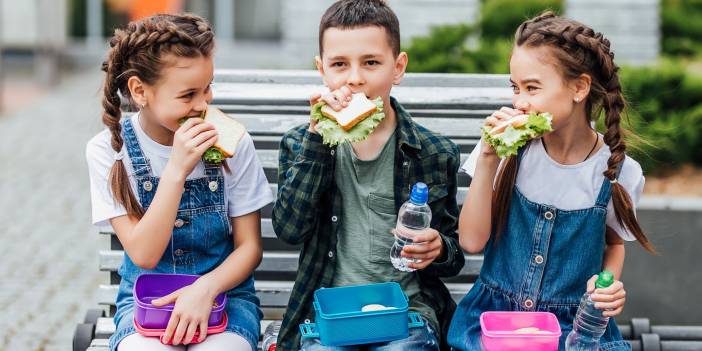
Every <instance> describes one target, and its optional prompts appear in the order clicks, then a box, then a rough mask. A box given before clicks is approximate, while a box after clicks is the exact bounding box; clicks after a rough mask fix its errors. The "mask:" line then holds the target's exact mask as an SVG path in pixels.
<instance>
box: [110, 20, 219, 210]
mask: <svg viewBox="0 0 702 351" xmlns="http://www.w3.org/2000/svg"><path fill="white" fill-rule="evenodd" d="M213 38H214V33H213V32H212V29H211V28H210V25H209V24H208V23H207V21H205V20H204V19H203V18H201V17H199V16H195V15H191V14H181V15H167V14H159V15H154V16H151V17H147V18H144V19H141V20H138V21H133V22H130V23H129V24H128V25H127V27H126V28H124V29H117V30H115V34H114V36H113V37H112V39H110V49H109V51H108V53H107V59H106V60H105V61H104V62H103V63H102V70H103V71H104V72H105V81H104V84H103V98H102V108H103V112H102V122H103V123H104V124H105V126H107V128H109V130H110V132H111V133H112V139H111V146H112V149H113V150H115V152H120V151H121V150H122V146H123V144H124V140H123V139H122V126H121V124H120V119H121V117H122V113H121V110H120V106H121V97H124V98H125V99H126V100H127V101H128V102H129V104H130V105H133V101H132V99H131V96H130V93H129V88H128V87H127V81H128V80H129V78H131V77H133V76H136V77H139V79H140V80H141V81H142V82H144V83H145V84H149V85H153V84H154V83H156V82H157V80H158V79H159V78H160V73H161V70H162V68H163V67H164V66H165V62H164V56H165V55H167V54H170V55H174V56H176V57H189V58H193V57H199V56H205V57H208V56H210V54H211V53H212V49H213V47H214V40H213ZM109 182H110V188H111V190H112V193H113V194H114V197H115V200H116V202H117V204H120V205H123V206H124V207H125V209H126V210H127V214H128V215H134V216H137V217H139V218H141V217H142V216H143V215H144V209H143V208H142V207H141V205H140V204H139V202H138V201H137V199H136V197H135V196H134V194H133V192H132V191H131V188H130V186H129V178H128V176H127V172H126V169H125V167H124V163H123V162H122V160H116V161H115V163H114V165H113V166H112V169H111V170H110V175H109Z"/></svg>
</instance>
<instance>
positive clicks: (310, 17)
mask: <svg viewBox="0 0 702 351" xmlns="http://www.w3.org/2000/svg"><path fill="white" fill-rule="evenodd" d="M333 2H334V1H332V0H295V1H285V0H284V1H283V9H282V11H283V12H282V13H283V16H282V23H281V28H282V45H283V53H284V55H283V56H284V57H283V58H282V59H281V63H282V65H283V66H287V67H298V68H312V67H313V64H314V56H315V55H317V54H318V51H319V50H318V46H319V45H318V40H317V31H318V27H319V21H320V19H321V18H322V14H323V13H324V11H325V10H326V9H327V7H329V6H330V5H331V4H332V3H333ZM388 3H389V4H390V6H391V7H392V9H393V10H394V11H395V13H396V14H397V17H398V18H399V20H400V35H401V37H402V41H403V42H407V40H408V39H409V38H410V37H412V36H416V35H424V34H427V33H429V28H430V27H431V26H432V25H438V24H453V23H473V22H475V20H476V19H477V18H478V13H479V6H480V3H479V0H389V1H388Z"/></svg>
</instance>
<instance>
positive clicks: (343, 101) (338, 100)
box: [309, 85, 353, 133]
mask: <svg viewBox="0 0 702 351" xmlns="http://www.w3.org/2000/svg"><path fill="white" fill-rule="evenodd" d="M351 95H353V92H352V91H351V88H349V87H348V86H345V85H344V86H343V87H341V88H339V89H336V90H334V91H332V92H329V93H326V94H314V95H312V96H310V107H312V106H314V105H316V104H317V103H318V102H320V101H324V102H325V103H326V104H327V105H329V106H330V107H331V108H332V109H333V110H334V111H341V110H342V109H343V108H344V107H346V106H348V105H349V101H351ZM316 126H317V121H315V120H312V121H310V128H309V131H310V132H313V133H316V132H317V130H316V129H314V128H315V127H316Z"/></svg>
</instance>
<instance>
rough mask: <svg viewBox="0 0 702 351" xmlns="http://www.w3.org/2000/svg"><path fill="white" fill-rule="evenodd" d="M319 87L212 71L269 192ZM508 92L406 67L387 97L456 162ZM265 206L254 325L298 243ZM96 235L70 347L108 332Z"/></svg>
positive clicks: (278, 313)
mask: <svg viewBox="0 0 702 351" xmlns="http://www.w3.org/2000/svg"><path fill="white" fill-rule="evenodd" d="M321 87H322V81H321V78H320V77H319V74H318V73H317V72H316V71H250V70H246V71H241V70H218V71H217V72H216V74H215V83H214V85H213V91H214V101H213V104H214V105H216V106H217V107H219V108H221V109H222V110H223V111H225V112H226V113H228V114H230V115H232V116H234V117H235V118H237V119H238V120H239V121H241V122H243V123H244V124H245V125H246V127H247V129H248V131H249V133H250V134H251V135H252V136H253V139H254V143H255V146H256V149H257V154H258V156H259V158H260V160H261V162H262V164H263V168H264V170H265V173H266V177H267V178H268V181H269V183H270V186H271V189H272V190H273V191H274V192H275V190H276V188H277V186H276V181H277V166H278V146H279V143H280V139H281V136H282V135H283V133H285V132H286V131H287V130H289V129H290V128H292V127H294V126H297V125H299V124H303V123H306V122H308V121H309V103H308V98H309V96H310V95H311V94H312V93H314V92H318V91H320V89H321ZM511 94H512V92H511V89H510V87H509V80H508V76H506V75H472V74H407V76H406V77H405V79H404V80H403V82H402V85H400V86H398V87H395V88H394V89H393V96H395V97H397V98H398V100H399V101H400V102H401V103H402V104H403V106H405V108H407V109H408V110H409V111H410V113H411V114H412V116H413V117H414V120H415V121H417V122H418V123H420V124H422V125H424V126H426V127H428V128H429V129H432V130H434V131H437V132H440V133H442V134H444V135H447V136H449V137H450V138H451V139H452V140H453V141H454V142H455V143H456V144H458V145H459V147H460V150H461V160H462V161H464V160H465V159H466V158H467V155H468V153H469V152H470V151H471V150H472V149H473V147H474V146H475V144H476V143H477V142H478V141H479V138H480V132H479V128H480V125H481V124H482V120H483V119H484V118H485V116H487V115H489V114H490V113H491V112H492V111H494V110H495V109H497V108H499V107H500V106H504V105H510V104H511ZM458 178H459V179H458V184H459V191H458V195H457V200H458V203H459V205H460V204H461V203H462V202H463V199H464V197H465V194H466V191H467V185H468V184H469V181H470V179H469V177H468V176H467V175H465V174H460V175H459V176H458ZM271 209H272V205H269V206H266V207H265V208H264V209H263V210H262V236H263V248H264V253H263V260H262V262H261V264H260V266H259V267H258V268H257V269H256V271H255V273H254V276H255V279H256V283H255V285H256V294H257V295H258V297H259V298H260V300H261V307H262V309H263V311H264V321H263V322H262V326H265V325H266V324H267V323H269V322H270V321H271V320H276V319H281V318H282V314H283V312H284V310H285V307H286V306H287V303H288V298H289V295H290V291H291V289H292V285H293V282H294V279H295V273H296V271H297V267H298V252H299V247H297V246H291V245H288V244H285V243H283V242H282V241H280V240H278V239H277V237H276V235H275V233H274V231H273V226H272V224H271ZM101 234H103V235H109V237H110V249H109V250H105V251H100V252H99V262H100V263H99V266H100V267H99V269H100V270H101V271H105V272H109V275H110V281H109V283H107V284H104V285H100V287H99V293H98V302H99V304H100V305H102V306H103V307H104V309H102V310H101V309H98V310H90V311H88V313H87V315H86V317H85V320H84V323H83V324H80V325H78V327H77V328H76V334H75V335H74V350H79V351H84V350H86V348H87V349H88V350H90V351H98V350H100V351H102V350H106V349H107V338H109V336H110V335H111V334H112V333H113V332H114V323H113V322H112V318H111V316H113V315H114V312H115V305H114V302H115V296H116V293H117V287H118V285H119V281H120V277H119V275H118V274H117V269H118V268H119V266H120V264H121V263H122V260H123V252H122V246H121V244H120V243H119V241H118V240H117V238H116V236H114V235H113V233H109V232H103V233H101ZM481 264H482V256H481V255H466V264H465V266H464V267H463V269H462V270H461V272H460V275H459V276H457V277H452V278H448V279H445V282H446V283H447V286H448V288H449V290H450V291H451V295H452V297H453V298H454V300H456V301H459V300H460V299H461V298H462V297H463V296H464V295H465V294H466V292H468V290H469V289H470V287H471V286H472V283H473V282H474V281H475V278H476V277H477V275H478V273H479V271H480V266H481ZM105 310H107V311H108V314H107V315H105V314H104V311H105ZM631 329H633V328H629V329H628V330H631ZM638 329H639V330H640V329H641V328H638ZM263 330H264V328H262V331H263ZM629 334H632V333H631V332H629ZM639 334H641V333H639ZM637 337H638V334H637ZM88 345H90V346H89V347H88ZM635 346H636V345H635ZM671 350H672V349H671Z"/></svg>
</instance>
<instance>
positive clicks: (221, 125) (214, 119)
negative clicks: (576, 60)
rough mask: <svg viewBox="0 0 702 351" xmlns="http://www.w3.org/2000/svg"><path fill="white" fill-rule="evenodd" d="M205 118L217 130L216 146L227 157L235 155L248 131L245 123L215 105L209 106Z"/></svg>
mask: <svg viewBox="0 0 702 351" xmlns="http://www.w3.org/2000/svg"><path fill="white" fill-rule="evenodd" d="M204 119H205V122H207V123H211V124H212V125H213V126H214V127H215V129H216V130H217V142H216V143H215V144H214V147H215V148H217V149H218V150H219V151H221V152H222V153H223V154H224V155H225V156H226V157H232V156H234V152H235V151H236V148H237V146H238V145H239V141H241V137H243V136H244V133H246V128H245V127H244V125H243V124H241V123H240V122H239V121H237V120H235V119H233V118H231V117H229V116H227V115H226V114H225V113H224V112H222V111H220V110H219V109H218V108H216V107H213V106H207V112H206V113H205V117H204Z"/></svg>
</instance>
